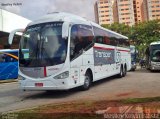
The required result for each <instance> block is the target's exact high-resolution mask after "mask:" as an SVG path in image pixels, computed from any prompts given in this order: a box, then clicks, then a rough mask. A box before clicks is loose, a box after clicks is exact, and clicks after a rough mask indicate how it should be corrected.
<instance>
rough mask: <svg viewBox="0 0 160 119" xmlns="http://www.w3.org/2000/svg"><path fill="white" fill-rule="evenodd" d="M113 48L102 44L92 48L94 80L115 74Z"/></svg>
mask: <svg viewBox="0 0 160 119" xmlns="http://www.w3.org/2000/svg"><path fill="white" fill-rule="evenodd" d="M115 53H116V52H115V47H114V46H107V45H102V44H95V46H94V63H95V64H94V65H95V80H100V79H102V78H106V77H109V76H112V75H115V74H117V68H116V57H115V56H116V55H115Z"/></svg>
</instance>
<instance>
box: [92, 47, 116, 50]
mask: <svg viewBox="0 0 160 119" xmlns="http://www.w3.org/2000/svg"><path fill="white" fill-rule="evenodd" d="M94 48H96V49H101V50H115V49H114V48H103V47H97V46H94Z"/></svg>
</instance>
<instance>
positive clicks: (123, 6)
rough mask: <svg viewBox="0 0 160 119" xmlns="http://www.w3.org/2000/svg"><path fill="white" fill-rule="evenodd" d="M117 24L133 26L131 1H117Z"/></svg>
mask: <svg viewBox="0 0 160 119" xmlns="http://www.w3.org/2000/svg"><path fill="white" fill-rule="evenodd" d="M117 1H118V2H117V6H118V8H117V9H118V18H119V23H125V24H126V25H134V24H135V20H134V19H135V18H134V9H133V0H117Z"/></svg>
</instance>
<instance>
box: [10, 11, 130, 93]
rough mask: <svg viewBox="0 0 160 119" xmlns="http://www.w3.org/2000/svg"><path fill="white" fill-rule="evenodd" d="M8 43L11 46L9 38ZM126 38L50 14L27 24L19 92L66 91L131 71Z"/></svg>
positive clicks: (77, 19)
mask: <svg viewBox="0 0 160 119" xmlns="http://www.w3.org/2000/svg"><path fill="white" fill-rule="evenodd" d="M16 31H23V30H22V29H21V30H20V29H19V30H15V31H13V32H12V33H11V34H10V38H9V42H10V44H11V43H12V37H13V34H14V33H15V32H16ZM129 46H130V45H129V42H128V38H127V37H126V36H123V35H121V34H118V33H116V32H113V31H110V30H107V29H105V28H102V27H101V26H99V25H97V24H95V23H93V22H90V21H87V20H86V19H84V18H81V17H79V16H76V15H72V14H69V13H59V12H57V13H52V14H48V15H46V16H44V17H42V18H41V19H38V20H36V21H33V22H32V23H30V24H29V25H28V26H27V27H26V29H25V30H24V32H23V35H22V38H21V41H20V47H19V75H20V76H21V77H22V79H21V80H20V85H21V88H22V89H23V90H67V89H71V88H74V87H78V86H81V88H82V89H83V90H87V89H89V87H90V86H91V84H92V82H94V81H97V80H100V79H103V78H107V77H110V76H113V75H119V77H123V76H125V75H126V73H127V71H128V70H130V68H131V54H130V48H129Z"/></svg>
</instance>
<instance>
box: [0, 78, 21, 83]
mask: <svg viewBox="0 0 160 119" xmlns="http://www.w3.org/2000/svg"><path fill="white" fill-rule="evenodd" d="M12 82H18V79H6V80H0V84H3V83H12Z"/></svg>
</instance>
